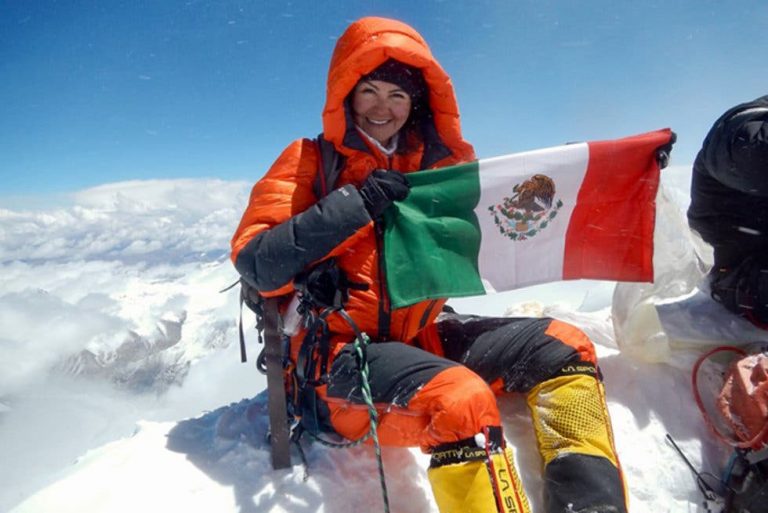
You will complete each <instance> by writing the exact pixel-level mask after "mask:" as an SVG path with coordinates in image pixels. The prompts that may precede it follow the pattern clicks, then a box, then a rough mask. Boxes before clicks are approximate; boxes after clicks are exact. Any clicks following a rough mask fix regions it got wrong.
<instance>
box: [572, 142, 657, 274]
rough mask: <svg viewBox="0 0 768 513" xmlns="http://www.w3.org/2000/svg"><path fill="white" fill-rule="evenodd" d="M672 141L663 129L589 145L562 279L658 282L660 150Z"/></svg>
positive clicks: (573, 215)
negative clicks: (655, 264) (656, 227)
mask: <svg viewBox="0 0 768 513" xmlns="http://www.w3.org/2000/svg"><path fill="white" fill-rule="evenodd" d="M671 137H672V132H671V130H669V129H663V130H657V131H655V132H649V133H646V134H641V135H637V136H633V137H627V138H624V139H618V140H615V141H597V142H590V143H589V164H588V168H587V173H586V175H585V177H584V182H583V183H582V185H581V189H580V190H579V194H578V198H577V203H576V208H575V210H574V211H573V214H572V216H571V220H570V224H569V226H568V231H567V233H566V243H565V255H564V262H563V279H566V280H568V279H578V278H591V279H603V280H621V281H646V282H650V281H653V230H654V225H655V217H656V192H657V190H658V186H659V166H658V163H657V162H656V151H655V150H656V148H658V147H659V146H662V145H664V144H666V143H668V142H669V141H670V138H671ZM630 196H631V197H634V198H635V200H633V201H629V200H628V199H627V198H629V197H630Z"/></svg>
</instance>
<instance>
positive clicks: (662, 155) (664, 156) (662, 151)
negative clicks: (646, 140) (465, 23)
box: [656, 132, 677, 169]
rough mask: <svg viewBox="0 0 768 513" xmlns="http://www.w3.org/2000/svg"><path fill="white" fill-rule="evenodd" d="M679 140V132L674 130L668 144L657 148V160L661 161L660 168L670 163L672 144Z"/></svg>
mask: <svg viewBox="0 0 768 513" xmlns="http://www.w3.org/2000/svg"><path fill="white" fill-rule="evenodd" d="M675 141H677V134H676V133H674V132H672V137H671V138H670V139H669V142H668V143H667V144H664V145H663V146H659V147H658V148H656V162H658V163H659V169H664V168H665V167H667V166H668V165H669V154H670V153H672V145H673V144H675Z"/></svg>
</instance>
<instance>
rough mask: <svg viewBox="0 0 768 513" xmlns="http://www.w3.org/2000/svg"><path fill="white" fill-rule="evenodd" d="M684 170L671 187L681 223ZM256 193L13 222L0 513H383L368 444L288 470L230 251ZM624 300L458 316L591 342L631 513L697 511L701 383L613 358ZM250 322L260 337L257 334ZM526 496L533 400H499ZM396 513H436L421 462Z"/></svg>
mask: <svg viewBox="0 0 768 513" xmlns="http://www.w3.org/2000/svg"><path fill="white" fill-rule="evenodd" d="M689 170H690V167H689V166H679V167H673V168H670V169H667V170H665V171H664V173H663V176H664V182H665V184H666V185H667V189H668V192H669V194H670V196H671V197H672V198H673V199H674V200H675V202H676V204H677V205H678V206H680V207H683V206H684V205H685V202H686V201H687V197H688V174H689V172H690V171H689ZM248 191H249V184H245V183H233V182H224V181H215V180H179V181H148V182H128V183H118V184H110V185H105V186H102V187H97V188H93V189H89V190H86V191H82V192H81V193H79V194H76V195H74V196H73V197H72V198H71V203H70V205H69V206H66V207H60V208H57V209H54V210H34V211H19V210H2V209H0V461H2V465H0V483H2V487H1V488H0V511H13V512H14V513H30V512H32V513H43V512H50V511H56V512H57V513H64V512H78V513H97V512H98V513H103V512H109V513H111V512H123V511H125V512H131V513H135V512H137V511H144V512H154V511H158V512H167V511H184V512H185V513H203V512H205V513H210V512H211V511H216V512H218V513H223V512H230V511H231V512H245V513H247V512H260V513H264V512H272V513H277V512H292V513H295V512H299V513H304V512H306V513H309V512H334V513H345V512H353V511H382V503H381V490H380V487H379V485H378V479H377V469H376V462H375V459H374V457H373V451H372V449H371V448H370V447H367V446H364V447H357V448H353V449H348V450H333V449H328V448H325V447H322V446H319V445H317V444H312V445H307V446H306V454H307V458H308V461H309V468H308V471H309V475H308V478H307V479H306V480H305V479H304V477H305V476H304V471H305V469H304V468H303V467H302V466H301V465H300V464H299V459H298V458H294V463H296V465H295V466H294V467H293V468H292V469H290V470H283V471H278V472H274V471H272V470H271V467H270V463H269V451H268V448H267V445H266V443H265V441H264V434H265V431H266V422H267V419H266V413H265V404H264V394H263V393H261V394H260V392H262V391H263V390H264V387H265V380H264V378H263V377H262V376H261V375H259V374H258V373H257V371H256V369H255V368H254V366H253V363H252V362H253V360H254V359H255V355H256V351H257V349H256V348H255V347H254V345H255V334H254V332H253V330H249V332H248V336H249V342H250V343H251V351H250V356H251V359H250V360H251V362H250V363H248V364H240V362H239V349H238V343H237V340H238V336H237V319H238V312H239V306H238V300H237V299H238V298H237V292H236V291H230V292H228V293H219V290H221V289H223V288H224V287H226V286H227V285H229V284H230V283H232V282H233V281H235V280H236V278H237V275H236V273H235V271H234V270H233V268H232V266H231V264H230V262H229V260H228V255H227V248H228V242H229V237H230V236H231V233H232V232H233V231H234V228H235V226H236V224H237V222H238V221H239V216H240V214H241V211H242V208H243V207H244V206H245V203H246V201H247V195H248ZM613 288H614V284H612V283H601V282H589V281H578V282H569V283H556V284H548V285H541V286H538V287H533V288H529V289H524V290H520V291H514V292H509V293H505V294H499V295H494V296H485V297H480V298H468V299H462V300H456V301H452V302H451V304H452V305H453V306H454V307H455V308H457V309H458V310H460V311H465V312H474V313H481V314H486V315H503V314H512V313H514V314H525V315H542V314H545V315H552V316H555V317H559V318H562V319H565V320H568V321H570V322H573V323H575V324H577V325H578V326H580V327H582V328H583V329H584V330H585V331H586V332H587V333H588V334H589V335H590V336H591V337H592V338H593V340H594V341H595V342H596V344H597V346H598V353H599V355H600V357H601V368H602V370H603V373H604V375H605V382H606V388H607V397H608V403H609V408H610V411H611V414H612V419H613V426H614V430H615V437H616V445H617V447H618V452H619V455H620V459H621V462H622V465H623V468H624V472H625V474H626V477H627V482H628V485H629V495H630V504H631V507H632V511H634V512H639V513H642V512H650V511H653V512H655V513H662V512H675V513H677V512H696V511H703V509H702V508H700V506H699V503H700V502H701V497H700V494H699V492H698V489H697V488H696V485H695V482H694V479H693V477H692V475H691V472H690V471H689V469H688V468H687V467H686V466H685V464H684V463H683V462H682V461H681V460H680V458H679V457H678V456H677V454H676V453H675V452H674V451H673V450H672V448H671V447H670V446H669V445H668V444H667V443H666V442H665V435H666V434H667V433H669V434H671V435H672V436H673V437H674V438H675V440H676V441H677V442H678V443H679V445H680V446H681V448H682V449H683V450H684V451H685V452H686V453H687V454H688V456H689V457H690V458H691V460H692V462H693V464H694V465H695V466H697V467H699V468H702V469H704V470H710V471H713V472H717V471H718V470H719V465H720V464H721V463H722V457H723V455H724V451H723V450H721V448H720V447H719V445H718V443H717V442H715V441H714V440H713V438H712V437H711V436H710V435H709V434H708V432H707V431H706V428H705V426H704V423H703V422H702V421H701V418H700V415H699V413H698V411H697V410H696V407H695V405H694V404H693V401H692V400H691V394H690V389H689V384H688V382H689V369H687V368H685V367H684V366H678V367H673V366H670V365H667V364H664V363H656V364H652V363H645V362H643V361H642V360H640V359H636V358H631V357H630V356H628V355H627V354H625V353H622V352H619V350H618V346H617V344H616V341H615V335H614V332H613V326H612V322H611V301H612V296H613ZM245 315H246V318H245V319H246V321H248V323H249V324H250V320H251V317H250V316H249V315H248V313H246V314H245ZM500 404H501V408H502V413H503V418H504V426H505V429H506V432H507V436H508V437H509V439H510V441H511V444H512V445H513V446H514V447H515V450H516V459H517V462H518V465H519V468H520V471H521V474H522V476H523V479H524V482H525V486H526V488H527V490H528V492H529V494H530V495H531V502H532V503H533V505H534V508H536V506H537V505H540V504H541V484H542V483H541V478H540V475H539V472H540V467H541V462H540V459H539V456H538V454H537V452H536V450H535V448H534V447H535V441H534V435H533V430H532V427H531V423H530V417H529V415H528V412H527V411H526V409H525V405H524V403H523V402H522V401H521V399H520V398H517V397H509V398H503V399H501V401H500ZM383 457H384V465H385V469H386V475H387V485H388V489H389V497H390V501H391V505H392V511H393V512H404V513H426V512H436V511H437V509H436V507H435V504H434V501H433V499H432V496H431V492H430V490H429V486H428V483H427V480H426V472H425V466H426V463H427V461H428V458H427V457H426V456H425V455H423V454H421V453H420V452H419V451H418V450H416V449H413V450H409V449H399V448H398V449H395V448H385V449H384V451H383Z"/></svg>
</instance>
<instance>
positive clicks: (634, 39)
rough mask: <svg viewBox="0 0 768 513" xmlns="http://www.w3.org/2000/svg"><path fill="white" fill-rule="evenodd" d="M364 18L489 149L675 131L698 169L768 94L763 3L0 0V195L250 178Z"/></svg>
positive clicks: (296, 125) (766, 7) (306, 114)
mask: <svg viewBox="0 0 768 513" xmlns="http://www.w3.org/2000/svg"><path fill="white" fill-rule="evenodd" d="M364 15H380V16H388V17H394V18H398V19H401V20H403V21H405V22H407V23H409V24H411V25H413V26H414V27H415V28H416V29H417V30H419V31H420V32H421V33H422V34H423V35H424V37H425V38H426V39H427V41H428V42H429V43H430V46H431V47H432V50H433V53H434V54H435V55H436V56H437V58H438V59H439V60H440V61H441V63H442V65H443V67H444V68H446V70H447V71H448V72H449V73H450V74H451V76H452V77H453V81H454V84H455V87H456V90H457V94H458V98H459V103H460V107H461V112H462V120H463V127H464V133H465V136H466V137H467V139H469V140H470V141H471V142H473V144H474V145H475V147H476V150H477V153H478V155H479V156H480V157H492V156H497V155H500V154H505V153H511V152H515V151H522V150H528V149H534V148H540V147H545V146H551V145H556V144H561V143H564V142H569V141H582V140H593V139H607V138H613V137H620V136H624V135H630V134H633V133H638V132H643V131H647V130H652V129H656V128H662V127H667V126H669V127H671V128H672V129H674V130H675V131H676V132H678V135H679V142H678V144H677V146H676V148H675V152H674V153H673V164H685V163H689V162H691V161H692V160H693V157H694V156H695V153H696V151H697V150H698V148H699V146H700V144H701V140H702V138H703V136H704V135H705V134H706V131H707V130H708V129H709V127H710V126H711V124H712V122H713V121H714V120H715V118H717V116H719V115H720V114H721V113H722V112H723V111H724V110H725V109H727V108H728V107H730V106H731V105H734V104H736V103H739V102H742V101H747V100H750V99H753V98H755V97H757V96H760V95H763V94H768V66H766V65H765V55H764V53H765V27H768V3H767V2H765V1H764V0H742V1H723V0H721V1H711V0H680V1H675V0H668V1H658V2H656V1H644V2H636V1H624V0H605V1H603V0H595V1H591V0H581V1H546V0H544V1H541V0H539V1H533V0H519V1H517V0H516V1H488V0H475V1H473V2H458V1H450V0H445V1H436V0H420V1H418V2H417V1H414V0H408V1H400V0H395V1H387V2H375V1H367V2H366V1H352V0H336V1H334V2H319V1H316V0H312V1H309V0H307V1H304V0H302V1H294V2H268V1H245V0H239V1H235V0H222V1H213V0H198V1H195V0H188V1H171V0H167V1H150V0H140V1H136V0H134V1H122V0H90V1H85V0H71V1H64V0H61V1H53V0H29V1H20V0H17V1H8V0H5V1H3V0H0V184H2V185H0V206H3V205H4V204H6V205H7V204H9V202H11V200H12V199H13V198H17V199H18V198H19V197H25V196H30V195H39V194H59V193H65V192H69V191H75V190H79V189H82V188H85V187H90V186H94V185H99V184H103V183H108V182H114V181H122V180H134V179H151V178H178V177H209V178H223V179H236V180H247V181H255V180H257V179H258V178H259V177H260V176H261V175H262V174H263V173H264V171H265V170H266V168H267V167H268V166H269V164H270V163H271V162H272V161H273V160H274V159H275V157H276V156H277V155H278V154H279V153H280V151H281V150H282V149H283V147H284V146H285V145H287V144H288V143H289V142H290V141H291V140H293V139H295V138H298V137H304V136H309V137H312V136H315V135H316V134H317V133H318V132H319V131H320V129H321V125H320V112H321V110H322V107H323V101H324V95H325V75H326V71H327V67H328V62H329V59H330V55H331V52H332V50H333V45H334V42H335V39H336V38H337V37H338V36H339V35H340V34H341V32H342V31H343V30H344V28H345V27H346V26H347V25H348V23H349V22H350V21H352V20H354V19H356V18H358V17H360V16H364ZM14 204H15V202H14Z"/></svg>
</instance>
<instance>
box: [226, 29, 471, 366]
mask: <svg viewBox="0 0 768 513" xmlns="http://www.w3.org/2000/svg"><path fill="white" fill-rule="evenodd" d="M388 59H395V60H397V61H400V62H402V63H404V64H407V65H410V66H412V67H414V68H417V69H419V70H421V73H422V75H423V78H424V81H425V83H426V85H427V87H428V89H429V93H428V103H429V107H430V110H431V113H432V118H431V124H432V126H433V128H434V130H430V133H432V134H433V136H432V140H431V141H430V144H428V145H425V144H424V143H423V142H421V143H419V144H418V145H417V146H418V147H416V148H415V149H413V150H412V151H409V152H407V153H399V152H396V153H395V154H393V155H392V156H391V157H387V156H385V155H384V154H382V153H381V152H380V151H378V150H377V149H375V148H374V147H373V146H372V145H371V144H370V143H369V142H367V141H366V140H365V139H364V138H363V137H361V136H360V134H359V133H358V132H357V130H356V129H355V127H354V126H353V125H352V123H351V117H350V113H349V112H348V102H347V101H346V100H347V98H348V96H349V94H350V93H351V92H352V90H353V89H354V87H355V85H356V84H357V83H358V81H359V80H360V78H361V77H363V76H365V75H366V74H368V73H370V72H371V71H373V70H374V69H375V68H377V67H378V66H379V65H381V64H382V63H384V62H385V61H387V60H388ZM323 136H324V138H325V139H326V140H327V141H329V142H331V143H332V144H333V145H334V147H335V148H336V151H337V152H338V153H339V154H341V155H343V156H344V157H345V158H346V161H345V165H344V167H343V169H342V172H341V174H340V176H339V178H338V180H337V182H336V184H335V185H334V187H336V188H338V187H342V186H345V185H350V184H351V185H352V186H354V187H355V188H357V187H359V186H360V185H361V184H362V183H363V181H364V180H365V178H366V177H367V176H368V175H369V174H370V173H371V171H373V170H374V169H377V168H383V169H394V170H398V171H401V172H404V173H407V172H411V171H417V170H420V169H427V168H436V167H442V166H447V165H452V164H457V163H461V162H467V161H470V160H473V159H474V158H475V155H474V150H473V148H472V146H471V145H470V144H469V143H467V142H466V141H464V139H463V138H462V135H461V127H460V124H459V111H458V107H457V103H456V98H455V95H454V91H453V86H452V84H451V80H450V78H449V77H448V75H447V74H446V73H445V71H444V70H443V69H442V67H441V66H440V65H439V63H438V62H437V61H436V60H435V58H434V57H433V56H432V53H431V51H430V49H429V47H428V46H427V43H426V42H425V41H424V39H423V38H422V37H421V36H420V35H419V34H418V33H417V32H416V31H415V30H414V29H412V28H411V27H409V26H408V25H406V24H404V23H401V22H398V21H395V20H390V19H384V18H375V17H369V18H363V19H360V20H358V21H356V22H354V23H353V24H352V25H350V26H349V28H348V29H347V30H346V31H345V32H344V34H343V35H342V36H341V38H340V39H339V40H338V42H337V44H336V48H335V50H334V53H333V58H332V59H331V64H330V69H329V73H328V87H327V99H326V103H325V108H324V110H323ZM425 147H427V148H428V149H427V151H426V152H425ZM434 148H437V149H438V150H437V151H435V150H434ZM430 154H431V155H430ZM318 163H319V157H318V150H317V147H316V144H315V143H314V142H313V141H310V140H307V139H303V140H297V141H294V142H293V143H292V144H291V145H290V146H288V147H287V148H286V149H285V150H284V151H283V153H282V154H281V155H280V157H279V158H278V159H277V161H276V162H275V163H274V164H273V165H272V167H271V168H270V170H269V171H268V172H267V173H266V175H265V176H264V177H263V178H262V179H261V180H259V181H258V183H256V185H255V186H254V187H253V190H252V192H251V196H250V201H249V204H248V207H247V208H246V210H245V213H244V214H243V217H242V220H241V222H240V225H239V226H238V228H237V231H236V232H235V235H234V237H233V238H232V260H233V262H235V264H236V266H237V265H238V259H239V257H240V256H242V255H240V253H241V252H244V251H250V250H251V248H250V246H249V243H251V242H252V241H253V240H254V238H255V237H257V236H259V234H262V233H263V232H266V231H268V230H271V229H273V228H274V227H276V226H278V225H280V224H281V223H285V222H286V221H288V220H289V219H291V218H292V217H294V216H297V215H299V214H301V213H303V212H305V211H307V210H308V209H311V208H312V207H313V206H314V205H316V204H317V202H318V198H317V197H316V196H315V194H314V192H313V184H314V182H315V179H316V175H317V173H318ZM355 190H356V189H355ZM361 208H362V205H361ZM366 215H367V213H366ZM377 231H378V230H377V229H376V227H375V226H374V223H373V222H372V221H371V220H370V217H367V221H366V222H364V223H363V224H362V225H361V226H359V227H355V229H354V230H353V231H352V233H351V234H350V236H349V237H347V238H346V239H345V240H343V241H341V242H340V243H339V244H337V245H335V246H334V247H333V248H332V249H330V251H328V252H327V253H326V254H324V255H322V256H320V257H319V258H317V259H316V260H314V262H313V263H317V262H319V261H322V260H325V259H327V258H332V257H335V258H336V259H337V262H338V265H339V267H340V268H341V269H342V270H343V271H344V272H345V273H346V275H347V277H348V278H349V279H350V280H351V281H353V282H357V283H365V284H367V285H368V288H367V290H350V297H349V300H348V302H347V304H346V307H345V308H346V310H347V312H348V313H349V315H350V316H351V317H352V319H354V321H355V322H356V323H357V324H358V326H359V327H360V329H361V330H362V331H364V332H366V333H367V334H368V335H369V336H370V337H371V339H372V340H379V339H381V338H386V339H388V340H399V341H403V342H411V341H412V340H413V339H414V338H415V337H416V336H417V335H418V334H419V332H420V331H421V330H422V329H423V328H424V327H426V326H428V325H429V324H431V323H432V322H433V321H434V319H435V317H436V316H437V314H438V313H439V312H440V310H441V307H442V305H443V304H444V302H445V300H433V301H424V302H422V303H419V304H416V305H413V306H410V307H407V308H401V309H397V310H394V311H390V309H389V303H388V300H387V297H386V283H385V280H384V279H383V277H382V273H381V272H380V267H379V264H380V262H379V259H380V251H379V249H380V247H381V240H380V238H378V236H377ZM278 260H279V259H277V258H275V259H272V260H271V262H272V264H271V265H272V266H273V268H274V266H279V265H281V264H282V263H283V262H279V261H278ZM241 267H242V264H241ZM241 267H238V270H241ZM269 270H270V269H269V268H268V267H265V270H264V271H263V272H265V273H268V272H269ZM241 273H242V270H241ZM413 279H418V269H414V270H413ZM293 290H294V286H293V281H292V280H291V281H288V282H285V283H280V284H279V285H277V286H276V287H274V288H269V289H264V287H261V288H260V290H259V292H260V293H261V294H262V295H263V296H265V297H274V296H280V295H284V294H289V293H292V292H293ZM328 320H329V327H330V330H331V333H332V334H333V338H332V343H333V344H336V343H339V342H349V341H350V340H351V339H352V336H353V331H352V330H351V328H350V327H349V326H348V325H347V323H346V322H345V321H344V320H343V319H341V318H340V317H339V316H337V315H332V316H331V317H330V318H329V319H328ZM382 326H384V329H383V330H382V329H380V328H381V327H382ZM382 331H384V333H382ZM387 332H388V333H387ZM300 339H301V334H299V335H297V336H296V337H294V343H293V344H292V346H293V350H292V353H293V356H295V355H296V351H297V346H298V344H297V342H298V341H299V340H300Z"/></svg>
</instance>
